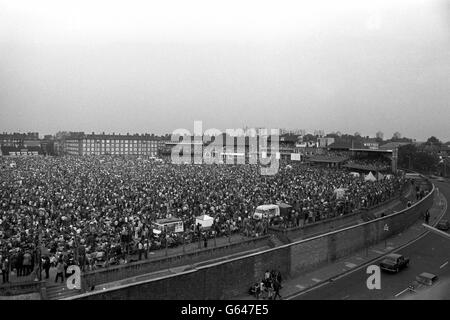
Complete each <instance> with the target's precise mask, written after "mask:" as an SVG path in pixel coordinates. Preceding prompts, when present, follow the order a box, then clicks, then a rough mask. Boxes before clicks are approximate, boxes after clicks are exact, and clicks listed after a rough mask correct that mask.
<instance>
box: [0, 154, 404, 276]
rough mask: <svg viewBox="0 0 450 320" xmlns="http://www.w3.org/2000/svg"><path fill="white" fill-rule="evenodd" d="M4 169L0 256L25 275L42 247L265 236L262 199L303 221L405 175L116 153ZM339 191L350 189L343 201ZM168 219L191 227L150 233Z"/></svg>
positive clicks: (394, 187)
mask: <svg viewBox="0 0 450 320" xmlns="http://www.w3.org/2000/svg"><path fill="white" fill-rule="evenodd" d="M0 166H1V171H0V185H1V187H0V254H1V256H2V257H3V259H6V257H8V261H7V263H9V264H11V265H13V266H16V268H17V270H19V269H20V270H21V274H20V275H27V274H29V272H30V270H31V269H30V268H31V267H30V266H29V265H30V264H31V265H33V264H34V261H37V259H40V258H41V257H40V256H38V253H39V254H43V252H44V251H48V255H50V256H51V260H50V261H46V264H47V265H54V266H57V265H58V266H60V263H61V262H60V260H61V259H65V261H67V262H69V260H72V262H78V263H80V264H81V265H82V266H83V267H84V266H89V265H92V264H95V261H97V260H98V259H101V260H102V261H106V263H110V264H116V263H122V262H123V261H126V258H124V257H125V255H126V253H129V252H130V251H138V252H139V253H140V256H141V253H143V252H144V253H146V252H147V251H148V250H155V249H158V248H164V247H166V246H167V245H168V246H176V245H179V244H181V243H184V242H194V241H198V240H199V238H200V237H208V236H209V237H213V236H214V237H220V236H224V235H227V236H229V235H231V234H233V233H242V234H244V235H246V236H255V235H261V234H264V233H266V232H267V230H268V224H269V222H268V221H267V220H264V219H263V220H255V219H253V218H252V216H253V213H254V212H255V208H256V207H257V206H259V205H262V204H275V203H279V202H282V203H286V204H289V205H291V206H292V211H291V212H290V214H289V216H287V217H283V218H282V221H278V223H281V224H282V225H284V226H299V225H302V224H305V223H313V222H316V221H320V220H324V219H328V218H330V217H336V216H338V215H342V214H347V213H351V212H355V211H356V210H358V209H360V208H362V207H370V206H372V205H375V204H377V203H380V202H383V201H385V200H387V199H389V198H391V197H393V196H394V195H396V194H397V193H398V192H399V190H400V187H401V185H402V178H401V177H396V176H393V177H391V178H390V179H383V180H380V181H374V182H367V181H364V179H362V178H355V177H353V176H352V175H351V174H349V171H348V170H345V169H331V168H311V167H308V166H304V165H302V164H290V165H282V166H281V168H280V170H279V172H278V173H277V174H276V175H273V176H264V175H261V174H260V170H259V166H258V165H176V164H171V163H159V162H158V163H156V162H154V161H151V160H149V159H143V158H139V157H133V158H130V157H128V158H125V157H112V156H101V157H100V156H99V157H94V156H93V157H23V158H20V157H17V158H8V157H1V158H0ZM338 188H341V189H345V194H344V195H343V196H342V197H337V196H336V192H335V190H336V189H338ZM204 214H206V215H209V216H211V217H213V218H214V224H213V226H212V228H211V229H210V230H208V231H204V232H203V233H201V232H200V231H201V230H199V229H198V226H197V225H196V217H197V216H200V215H204ZM163 218H179V219H181V220H182V221H183V224H184V229H185V231H184V232H182V233H170V234H169V233H164V232H163V233H162V234H156V233H154V232H153V223H154V222H155V221H156V220H157V219H163ZM38 247H39V249H40V250H36V249H37V248H38ZM25 257H26V259H25ZM66 265H67V263H66ZM59 268H60V269H61V267H59Z"/></svg>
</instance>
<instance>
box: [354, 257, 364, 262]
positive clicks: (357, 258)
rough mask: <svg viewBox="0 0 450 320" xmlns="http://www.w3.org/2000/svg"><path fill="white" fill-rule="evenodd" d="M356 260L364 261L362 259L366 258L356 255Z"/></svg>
mask: <svg viewBox="0 0 450 320" xmlns="http://www.w3.org/2000/svg"><path fill="white" fill-rule="evenodd" d="M356 260H360V261H362V260H364V258H362V257H356Z"/></svg>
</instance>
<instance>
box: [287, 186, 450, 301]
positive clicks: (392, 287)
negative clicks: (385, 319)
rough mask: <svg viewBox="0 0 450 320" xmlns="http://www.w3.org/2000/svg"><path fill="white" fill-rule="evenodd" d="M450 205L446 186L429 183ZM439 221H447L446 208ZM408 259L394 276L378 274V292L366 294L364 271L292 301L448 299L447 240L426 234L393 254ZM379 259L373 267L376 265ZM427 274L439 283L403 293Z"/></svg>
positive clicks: (449, 256) (449, 266)
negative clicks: (436, 276) (436, 277)
mask: <svg viewBox="0 0 450 320" xmlns="http://www.w3.org/2000/svg"><path fill="white" fill-rule="evenodd" d="M433 183H434V184H435V185H436V187H437V188H439V190H440V192H441V193H442V194H443V195H444V196H445V198H446V199H447V202H448V203H449V205H450V183H448V182H444V183H442V182H437V181H433ZM443 219H449V220H450V208H449V207H447V211H446V213H445V215H444V217H443ZM396 252H398V253H400V254H403V255H404V256H407V257H409V258H410V259H411V262H410V266H409V267H408V268H406V269H404V270H403V271H401V272H400V273H398V274H389V273H384V272H381V289H380V290H377V289H373V290H369V289H368V288H367V285H366V281H367V278H368V277H369V276H370V275H369V274H367V273H366V268H367V267H365V268H362V269H359V270H357V271H355V272H353V273H350V274H348V275H347V276H344V277H342V278H339V279H337V280H335V281H334V282H332V283H327V284H324V285H323V286H319V287H317V288H316V289H313V290H311V291H307V292H305V293H303V294H301V293H300V294H299V295H297V296H296V297H294V298H292V299H293V300H310V299H317V300H319V299H320V300H326V299H332V300H351V299H355V300H363V299H370V300H372V299H377V300H380V299H450V240H449V239H445V238H443V237H441V236H439V235H436V234H434V233H431V232H430V233H428V234H427V235H426V236H424V237H423V238H421V239H420V240H418V241H416V242H414V243H412V244H410V245H409V246H407V247H405V248H403V249H400V250H398V251H396ZM381 260H382V258H381V259H379V260H377V261H376V262H374V263H373V264H377V265H378V264H379V262H380V261H381ZM422 272H429V273H433V274H436V275H438V277H439V280H438V281H437V282H436V284H434V285H433V286H431V287H425V286H423V285H419V286H418V287H416V288H417V289H416V290H417V291H416V292H410V291H408V290H405V289H407V288H408V286H410V285H412V284H413V283H414V282H415V278H416V276H417V275H419V274H421V273H422Z"/></svg>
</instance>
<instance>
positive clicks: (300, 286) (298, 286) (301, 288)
mask: <svg viewBox="0 0 450 320" xmlns="http://www.w3.org/2000/svg"><path fill="white" fill-rule="evenodd" d="M296 287H297V288H299V289H300V290H303V289H305V288H306V287H304V286H302V285H301V284H298V285H296Z"/></svg>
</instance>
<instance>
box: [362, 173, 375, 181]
mask: <svg viewBox="0 0 450 320" xmlns="http://www.w3.org/2000/svg"><path fill="white" fill-rule="evenodd" d="M364 181H377V178H375V176H374V175H373V173H372V171H371V172H369V174H366V176H365V177H364Z"/></svg>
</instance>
